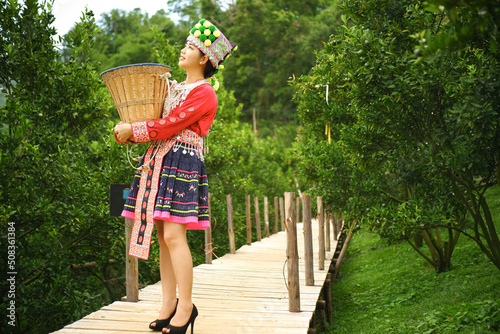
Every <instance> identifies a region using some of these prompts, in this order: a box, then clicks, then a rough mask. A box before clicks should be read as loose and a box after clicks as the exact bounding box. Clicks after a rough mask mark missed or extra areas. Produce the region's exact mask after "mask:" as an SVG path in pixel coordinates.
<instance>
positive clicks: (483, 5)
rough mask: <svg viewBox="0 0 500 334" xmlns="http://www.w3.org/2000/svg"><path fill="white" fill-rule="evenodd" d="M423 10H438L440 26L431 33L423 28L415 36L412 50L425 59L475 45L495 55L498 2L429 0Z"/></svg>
mask: <svg viewBox="0 0 500 334" xmlns="http://www.w3.org/2000/svg"><path fill="white" fill-rule="evenodd" d="M425 10H426V11H429V12H432V13H439V14H440V17H441V21H440V25H439V26H438V27H437V29H436V30H435V32H433V33H431V34H430V35H429V34H428V32H427V31H426V30H422V31H421V32H420V34H419V35H420V36H421V37H424V36H425V35H427V36H429V37H431V38H429V39H426V38H418V37H416V40H417V43H418V46H417V47H416V48H415V52H416V53H417V54H418V55H422V56H424V57H425V58H426V59H427V60H432V59H434V58H435V57H439V56H440V55H441V54H443V53H448V52H450V51H452V52H453V51H457V50H462V49H467V48H468V47H469V46H471V45H472V46H474V47H477V48H480V49H485V50H489V51H491V52H492V53H494V54H498V38H499V36H500V35H499V32H498V20H499V17H500V4H499V3H498V2H497V1H488V0H479V1H477V0H476V1H458V0H451V1H450V0H446V1H444V0H430V1H428V2H426V3H425Z"/></svg>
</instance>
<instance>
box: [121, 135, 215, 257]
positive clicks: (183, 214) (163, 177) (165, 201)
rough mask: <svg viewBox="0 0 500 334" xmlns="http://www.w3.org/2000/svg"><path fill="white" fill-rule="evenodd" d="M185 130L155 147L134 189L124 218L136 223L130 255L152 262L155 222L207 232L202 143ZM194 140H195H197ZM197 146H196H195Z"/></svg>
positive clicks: (205, 177) (205, 179)
mask: <svg viewBox="0 0 500 334" xmlns="http://www.w3.org/2000/svg"><path fill="white" fill-rule="evenodd" d="M196 136H198V135H197V134H196V133H194V132H191V131H188V130H183V131H181V132H180V133H179V134H178V135H177V136H176V137H175V138H169V139H167V140H164V141H161V142H160V143H158V144H156V145H151V146H150V148H149V149H148V151H147V152H146V154H145V155H144V157H143V161H142V162H141V165H142V164H144V161H145V162H146V163H147V164H146V166H147V167H146V168H144V169H142V170H139V171H138V172H137V173H136V175H135V177H134V181H133V182H132V186H131V187H130V192H129V196H128V198H127V200H126V202H125V207H124V209H123V212H122V216H123V217H126V218H130V219H134V227H133V228H132V235H131V238H130V250H129V254H130V255H131V256H135V257H138V258H141V259H146V260H147V259H148V257H149V248H150V244H151V235H152V231H153V226H154V221H155V220H157V219H158V220H165V221H170V222H175V223H179V224H186V228H187V229H188V230H205V229H207V228H209V227H210V223H209V219H208V180H207V173H206V169H205V163H204V161H203V156H202V149H201V146H202V144H201V143H202V140H201V137H199V136H198V137H199V138H197V137H196ZM193 139H194V140H193ZM193 142H195V143H196V144H198V143H199V144H200V145H199V146H198V145H195V144H193Z"/></svg>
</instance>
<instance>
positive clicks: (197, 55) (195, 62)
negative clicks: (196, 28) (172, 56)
mask: <svg viewBox="0 0 500 334" xmlns="http://www.w3.org/2000/svg"><path fill="white" fill-rule="evenodd" d="M207 60H208V58H207V56H203V55H202V54H201V52H200V49H198V48H197V47H196V46H195V45H194V44H193V43H191V42H187V43H186V45H185V46H184V48H183V49H182V50H181V56H180V57H179V66H180V67H182V68H183V69H184V70H186V71H187V70H188V69H192V68H197V67H204V66H205V63H206V62H207Z"/></svg>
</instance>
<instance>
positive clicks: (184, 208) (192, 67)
mask: <svg viewBox="0 0 500 334" xmlns="http://www.w3.org/2000/svg"><path fill="white" fill-rule="evenodd" d="M236 48H237V46H236V45H235V44H233V43H231V42H230V41H229V40H227V38H226V37H225V36H224V35H223V34H222V33H221V32H220V30H219V29H218V28H217V27H215V26H214V25H213V24H212V23H210V22H209V21H207V20H204V19H203V20H200V21H199V22H198V23H197V24H196V25H195V26H194V27H193V29H191V32H190V35H189V36H188V38H187V42H186V45H185V47H184V48H183V49H182V50H181V54H180V58H179V66H180V67H181V68H183V69H184V70H185V71H186V80H185V81H184V82H181V83H180V84H177V83H175V82H174V83H173V84H172V85H171V87H170V89H169V92H168V97H167V99H166V101H165V108H164V112H163V117H162V118H160V119H158V120H155V121H147V122H137V123H132V124H127V123H119V124H117V125H116V127H115V136H116V139H117V141H119V142H121V143H129V142H135V143H141V142H148V141H153V140H155V142H153V143H152V144H151V146H150V147H149V149H148V150H147V152H146V154H145V155H144V157H143V160H142V167H141V168H140V169H139V170H138V171H137V173H136V175H135V178H134V182H133V183H132V186H131V188H130V193H129V198H128V199H127V201H126V203H125V207H124V210H123V213H122V216H124V217H127V218H131V219H134V227H133V230H132V235H131V242H130V251H129V254H130V255H132V256H136V257H138V258H142V259H147V258H148V257H149V245H150V240H151V234H152V229H153V225H156V230H157V235H158V241H159V244H160V275H161V282H162V292H163V302H162V308H161V310H160V314H159V317H158V319H157V320H155V321H153V322H152V323H151V324H150V325H149V327H150V328H151V329H153V330H154V331H163V332H164V333H186V331H187V329H188V327H189V325H191V333H192V332H193V327H194V321H195V318H196V316H197V315H198V311H197V309H196V307H195V306H194V305H193V303H192V300H191V294H192V286H193V262H192V258H191V252H190V250H189V246H188V244H187V239H186V230H190V229H197V230H205V229H207V228H209V227H210V225H209V221H208V182H207V176H206V171H205V164H204V162H203V154H202V152H203V139H202V137H204V136H206V135H207V133H208V130H209V128H210V126H211V125H212V122H213V120H214V117H215V113H216V110H217V97H216V95H215V92H214V88H213V87H212V86H211V83H212V84H213V83H214V82H215V81H214V80H212V79H211V76H212V75H214V74H215V73H216V72H217V71H218V69H221V68H223V66H222V63H223V62H224V61H225V59H227V57H229V56H230V55H231V53H232V52H233V51H234V50H236ZM176 288H178V291H179V296H178V298H177V296H176Z"/></svg>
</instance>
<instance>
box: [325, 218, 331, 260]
mask: <svg viewBox="0 0 500 334" xmlns="http://www.w3.org/2000/svg"><path fill="white" fill-rule="evenodd" d="M325 219H326V221H325V242H326V251H327V252H329V251H330V221H331V220H332V214H331V213H328V212H326V213H325Z"/></svg>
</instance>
